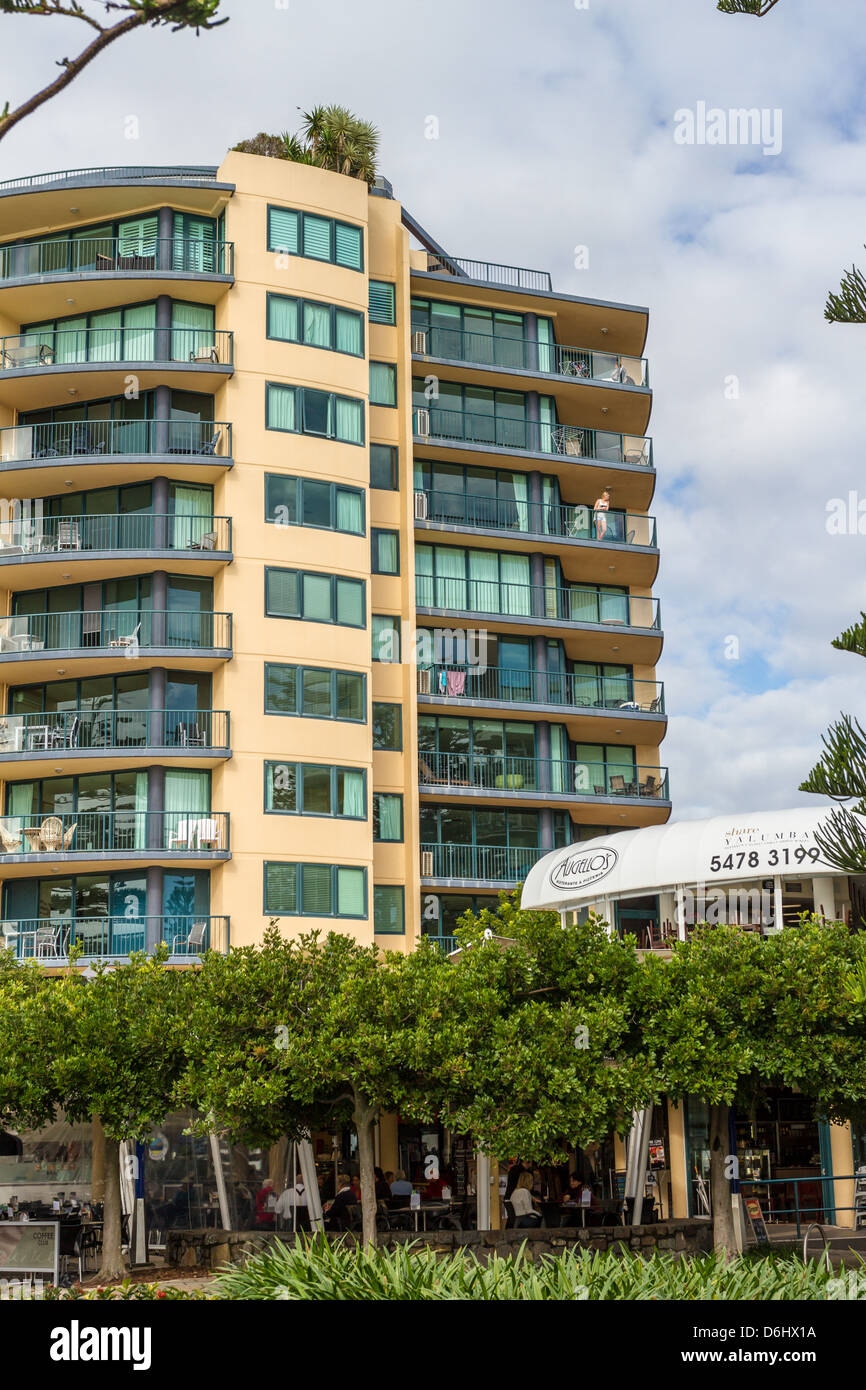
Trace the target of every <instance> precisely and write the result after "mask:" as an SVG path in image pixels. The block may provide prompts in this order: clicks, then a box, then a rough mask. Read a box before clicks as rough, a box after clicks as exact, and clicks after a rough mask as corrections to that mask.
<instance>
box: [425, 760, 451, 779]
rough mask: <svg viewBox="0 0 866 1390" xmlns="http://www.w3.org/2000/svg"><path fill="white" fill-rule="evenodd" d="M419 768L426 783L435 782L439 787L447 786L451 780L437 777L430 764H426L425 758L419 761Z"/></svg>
mask: <svg viewBox="0 0 866 1390" xmlns="http://www.w3.org/2000/svg"><path fill="white" fill-rule="evenodd" d="M418 767H419V768H420V770H421V775H422V777H423V779H424V781H425V782H433V783H435V784H436V785H438V786H447V785H448V783H449V782H450V780H451V779H450V778H449V777H437V776H436V773H435V772H434V771H433V769H432V767H431V766H430V764H429V763H428V762H425V761H424V759H423V758H419V759H418Z"/></svg>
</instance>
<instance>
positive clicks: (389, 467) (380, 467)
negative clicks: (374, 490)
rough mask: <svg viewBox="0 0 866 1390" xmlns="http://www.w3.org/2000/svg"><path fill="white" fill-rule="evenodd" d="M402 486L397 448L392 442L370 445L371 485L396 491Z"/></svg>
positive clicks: (387, 490) (388, 490)
mask: <svg viewBox="0 0 866 1390" xmlns="http://www.w3.org/2000/svg"><path fill="white" fill-rule="evenodd" d="M399 486H400V475H399V472H398V466H397V450H396V449H395V448H394V446H393V445H392V444H371V445H370V487H378V488H382V489H383V490H384V491H386V492H396V491H397V489H398V488H399Z"/></svg>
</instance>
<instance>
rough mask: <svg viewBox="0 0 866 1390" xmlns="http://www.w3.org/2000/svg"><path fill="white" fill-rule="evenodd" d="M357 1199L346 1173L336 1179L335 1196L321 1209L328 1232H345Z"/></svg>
mask: <svg viewBox="0 0 866 1390" xmlns="http://www.w3.org/2000/svg"><path fill="white" fill-rule="evenodd" d="M357 1205H358V1198H357V1197H356V1195H355V1193H354V1191H353V1190H352V1179H351V1178H350V1177H349V1175H348V1173H340V1174H339V1175H338V1177H337V1195H336V1197H334V1199H333V1200H332V1201H330V1202H326V1203H325V1205H324V1208H323V1212H324V1217H325V1226H326V1227H327V1229H328V1230H329V1231H345V1230H346V1229H347V1228H348V1227H349V1225H350V1224H351V1221H352V1217H353V1215H354V1208H356V1207H357Z"/></svg>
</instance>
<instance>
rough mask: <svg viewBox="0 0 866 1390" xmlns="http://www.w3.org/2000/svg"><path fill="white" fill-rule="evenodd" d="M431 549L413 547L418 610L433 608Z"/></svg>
mask: <svg viewBox="0 0 866 1390" xmlns="http://www.w3.org/2000/svg"><path fill="white" fill-rule="evenodd" d="M433 588H434V585H433V547H432V545H416V547H415V603H416V604H417V605H418V607H419V608H433V607H435V603H434V593H433Z"/></svg>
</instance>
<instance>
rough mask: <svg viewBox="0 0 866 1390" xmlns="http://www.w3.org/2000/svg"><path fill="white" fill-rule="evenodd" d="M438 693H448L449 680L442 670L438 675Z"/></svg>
mask: <svg viewBox="0 0 866 1390" xmlns="http://www.w3.org/2000/svg"><path fill="white" fill-rule="evenodd" d="M436 693H437V695H446V694H447V693H448V682H447V680H446V677H445V672H444V671H440V672H439V674H438V676H437V677H436Z"/></svg>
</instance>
